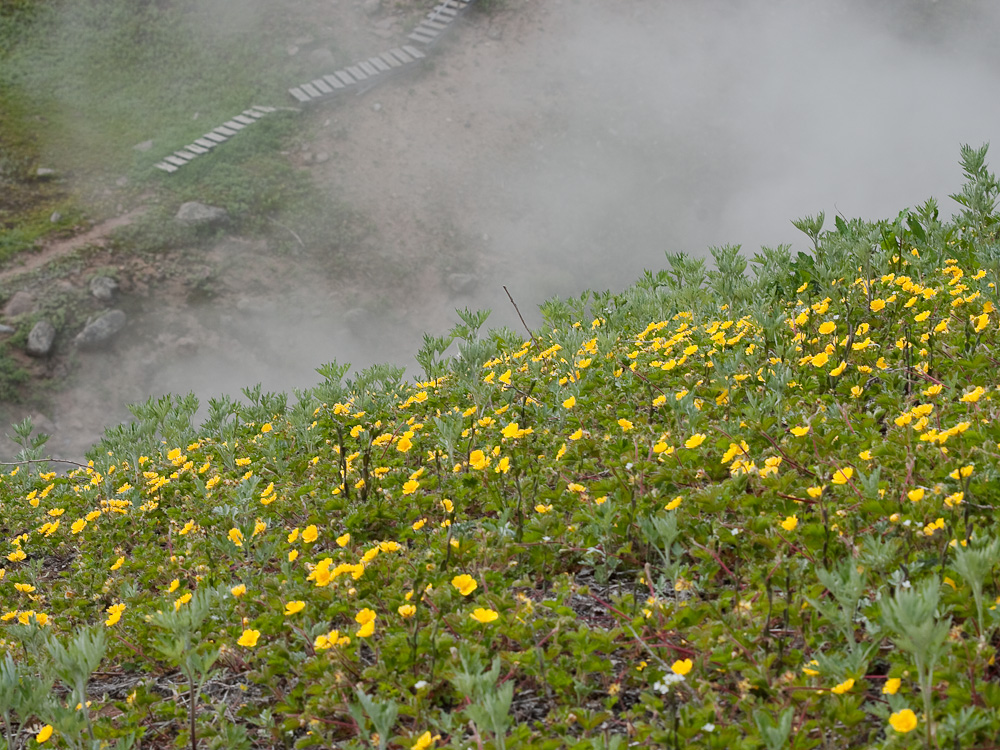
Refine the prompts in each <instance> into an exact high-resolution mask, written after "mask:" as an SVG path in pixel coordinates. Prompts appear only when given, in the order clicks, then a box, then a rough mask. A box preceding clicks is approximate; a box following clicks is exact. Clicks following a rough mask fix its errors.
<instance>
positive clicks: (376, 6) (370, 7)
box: [361, 0, 382, 16]
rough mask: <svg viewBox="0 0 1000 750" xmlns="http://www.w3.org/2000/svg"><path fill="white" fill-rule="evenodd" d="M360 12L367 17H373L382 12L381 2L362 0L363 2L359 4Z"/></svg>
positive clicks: (379, 0) (380, 0) (378, 0)
mask: <svg viewBox="0 0 1000 750" xmlns="http://www.w3.org/2000/svg"><path fill="white" fill-rule="evenodd" d="M361 10H363V11H364V12H365V13H366V14H368V15H369V16H374V15H375V14H376V13H378V12H379V11H380V10H382V0H364V2H363V3H361Z"/></svg>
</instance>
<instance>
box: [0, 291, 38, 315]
mask: <svg viewBox="0 0 1000 750" xmlns="http://www.w3.org/2000/svg"><path fill="white" fill-rule="evenodd" d="M34 309H35V298H34V297H32V296H31V295H30V294H28V292H26V291H24V290H23V289H22V290H21V291H19V292H14V296H13V297H11V298H10V300H8V302H7V304H6V305H5V306H4V308H3V314H4V316H6V317H8V318H16V317H17V316H18V315H24V314H25V313H30V312H31V311H32V310H34Z"/></svg>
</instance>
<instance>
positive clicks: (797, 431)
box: [789, 425, 809, 437]
mask: <svg viewBox="0 0 1000 750" xmlns="http://www.w3.org/2000/svg"><path fill="white" fill-rule="evenodd" d="M789 432H791V433H792V434H793V435H795V437H802V436H803V435H808V434H809V425H800V426H798V427H793V428H792V429H790V430H789Z"/></svg>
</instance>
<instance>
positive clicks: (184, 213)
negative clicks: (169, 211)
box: [174, 201, 229, 226]
mask: <svg viewBox="0 0 1000 750" xmlns="http://www.w3.org/2000/svg"><path fill="white" fill-rule="evenodd" d="M174 218H176V219H177V221H179V222H180V223H181V224H187V225H188V226H207V225H209V224H218V223H222V222H225V221H226V220H228V219H229V214H228V213H227V212H226V209H224V208H219V207H217V206H207V205H205V204H204V203H199V202H198V201H188V202H187V203H183V204H181V207H180V208H179V209H178V210H177V215H176V216H175V217H174Z"/></svg>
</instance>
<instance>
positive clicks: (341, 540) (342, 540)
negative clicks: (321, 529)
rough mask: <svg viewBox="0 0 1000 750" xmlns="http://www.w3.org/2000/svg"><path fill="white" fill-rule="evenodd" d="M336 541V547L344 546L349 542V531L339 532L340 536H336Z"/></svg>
mask: <svg viewBox="0 0 1000 750" xmlns="http://www.w3.org/2000/svg"><path fill="white" fill-rule="evenodd" d="M336 541H337V546H338V547H346V546H347V545H348V544H350V543H351V535H350V534H349V533H348V534H341V535H340V536H338V537H337V539H336Z"/></svg>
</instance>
